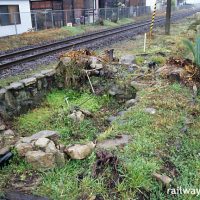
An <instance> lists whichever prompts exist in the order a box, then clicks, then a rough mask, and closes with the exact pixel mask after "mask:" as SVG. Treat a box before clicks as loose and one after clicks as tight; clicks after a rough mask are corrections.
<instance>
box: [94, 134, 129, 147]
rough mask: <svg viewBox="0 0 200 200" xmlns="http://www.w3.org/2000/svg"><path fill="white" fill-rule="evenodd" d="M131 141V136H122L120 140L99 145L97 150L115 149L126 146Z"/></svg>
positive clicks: (111, 140)
mask: <svg viewBox="0 0 200 200" xmlns="http://www.w3.org/2000/svg"><path fill="white" fill-rule="evenodd" d="M130 140H131V136H129V135H121V136H120V137H118V138H114V139H108V140H105V141H102V142H98V143H97V148H103V149H113V148H115V147H118V146H124V145H126V144H128V143H129V141H130Z"/></svg>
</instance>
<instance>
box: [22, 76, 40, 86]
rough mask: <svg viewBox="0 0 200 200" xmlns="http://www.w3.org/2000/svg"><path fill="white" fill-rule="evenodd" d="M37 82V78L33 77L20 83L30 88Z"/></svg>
mask: <svg viewBox="0 0 200 200" xmlns="http://www.w3.org/2000/svg"><path fill="white" fill-rule="evenodd" d="M36 81H37V80H36V78H35V77H31V78H26V79H23V80H21V81H20V82H21V83H23V84H24V85H25V86H29V85H32V84H35V83H36Z"/></svg>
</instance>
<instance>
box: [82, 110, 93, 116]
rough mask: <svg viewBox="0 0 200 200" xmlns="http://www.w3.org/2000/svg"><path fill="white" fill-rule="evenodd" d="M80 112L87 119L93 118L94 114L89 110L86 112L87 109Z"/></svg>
mask: <svg viewBox="0 0 200 200" xmlns="http://www.w3.org/2000/svg"><path fill="white" fill-rule="evenodd" d="M80 111H81V112H82V113H83V114H84V115H85V116H87V117H92V116H93V115H92V113H91V112H90V111H89V110H86V109H82V108H81V109H80Z"/></svg>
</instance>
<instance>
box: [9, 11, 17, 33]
mask: <svg viewBox="0 0 200 200" xmlns="http://www.w3.org/2000/svg"><path fill="white" fill-rule="evenodd" d="M13 14H14V23H15V33H16V35H17V34H18V33H17V21H16V16H15V14H16V13H13ZM11 15H12V14H11Z"/></svg>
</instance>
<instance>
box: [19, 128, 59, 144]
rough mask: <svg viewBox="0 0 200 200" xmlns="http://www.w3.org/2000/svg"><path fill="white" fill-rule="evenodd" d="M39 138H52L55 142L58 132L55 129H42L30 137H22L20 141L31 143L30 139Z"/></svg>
mask: <svg viewBox="0 0 200 200" xmlns="http://www.w3.org/2000/svg"><path fill="white" fill-rule="evenodd" d="M39 138H49V139H50V140H53V141H54V142H55V141H57V139H58V138H59V134H58V132H56V131H49V130H44V131H40V132H38V133H36V134H34V135H32V136H30V137H24V138H22V139H21V142H24V143H31V142H32V141H34V140H38V139H39Z"/></svg>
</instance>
